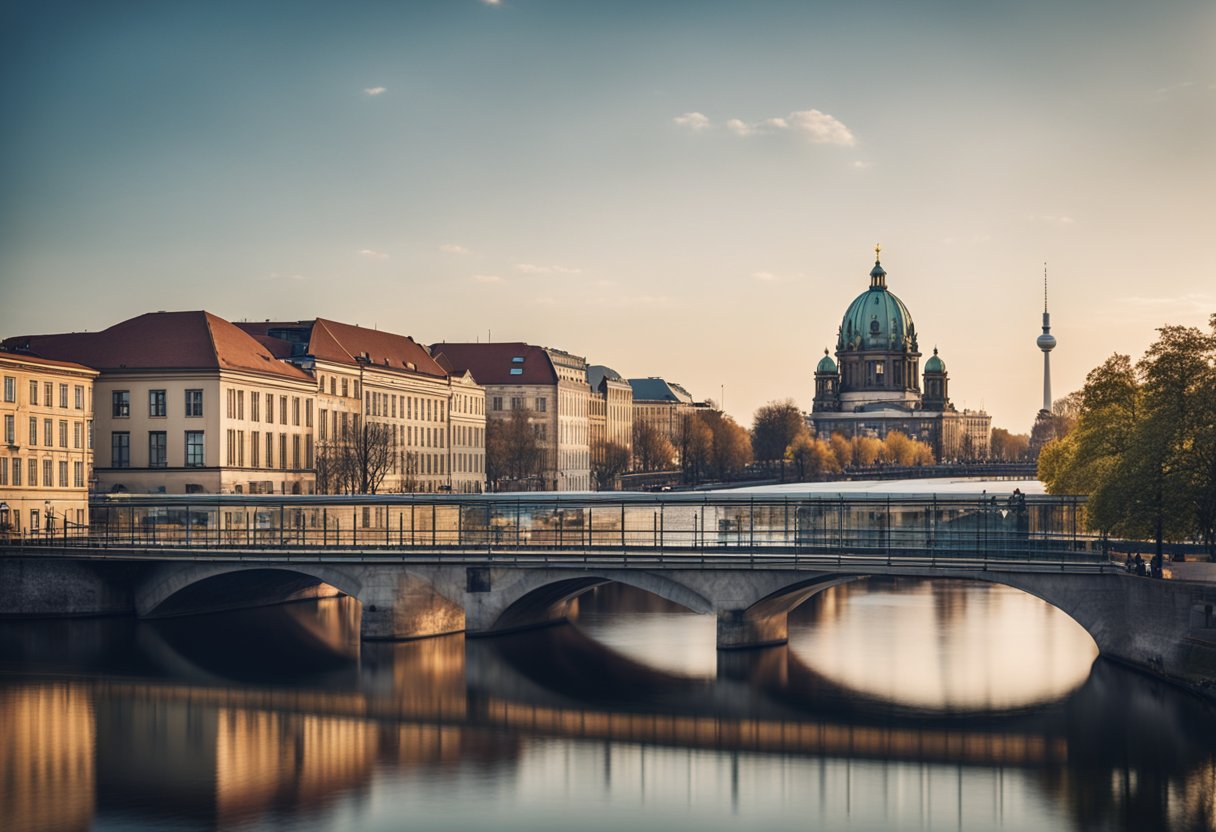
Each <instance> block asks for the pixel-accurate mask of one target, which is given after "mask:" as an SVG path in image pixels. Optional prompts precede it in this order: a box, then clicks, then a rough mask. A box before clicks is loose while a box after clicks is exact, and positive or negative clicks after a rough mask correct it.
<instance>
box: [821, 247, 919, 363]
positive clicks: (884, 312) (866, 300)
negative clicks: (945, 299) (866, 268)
mask: <svg viewBox="0 0 1216 832" xmlns="http://www.w3.org/2000/svg"><path fill="white" fill-rule="evenodd" d="M886 276H887V273H886V272H885V271H883V268H882V265H881V264H880V263H878V262H875V264H874V270H873V271H871V272H870V288H869V289H868V290H866V291H865V292H862V293H861V294H860V295H858V296H857V299H856V300H854V301H853V302H852V303H851V304H849V308H848V310H847V311H846V312H845V313H844V319H843V320H842V321H841V323H840V338H839V341H838V343H837V345H836V348H837V349H838V350H901V349H904V348H905V347H910V348H911V349H913V350H915V349H916V327H915V326H914V325H913V323H912V315H911V314H910V313H909V312H908V307H906V306H904V302H903V301H902V300H900V299H899V298H897V297H896V296H895V295H894V294H892V293H891V292H890V291H888V290H887V281H886Z"/></svg>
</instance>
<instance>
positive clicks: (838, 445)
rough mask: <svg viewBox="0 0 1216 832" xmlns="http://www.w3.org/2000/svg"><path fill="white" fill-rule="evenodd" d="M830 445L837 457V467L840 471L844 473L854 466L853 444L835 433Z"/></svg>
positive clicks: (829, 442) (829, 441)
mask: <svg viewBox="0 0 1216 832" xmlns="http://www.w3.org/2000/svg"><path fill="white" fill-rule="evenodd" d="M828 444H829V445H831V447H832V453H833V454H834V455H835V456H836V465H837V466H838V468H839V470H841V471H843V470H844V469H845V468H849V467H851V466H852V465H853V443H852V442H850V441H849V440H848V439H846V438H845V437H843V436H841V435H840V434H839V433H833V434H832V438H831V439H829V440H828Z"/></svg>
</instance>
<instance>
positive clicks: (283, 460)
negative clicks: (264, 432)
mask: <svg viewBox="0 0 1216 832" xmlns="http://www.w3.org/2000/svg"><path fill="white" fill-rule="evenodd" d="M279 468H280V469H282V470H286V469H287V434H285V433H280V434H279Z"/></svg>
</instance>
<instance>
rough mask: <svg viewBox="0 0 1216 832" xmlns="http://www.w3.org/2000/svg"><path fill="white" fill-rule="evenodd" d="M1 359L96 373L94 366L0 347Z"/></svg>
mask: <svg viewBox="0 0 1216 832" xmlns="http://www.w3.org/2000/svg"><path fill="white" fill-rule="evenodd" d="M0 361H14V362H21V363H23V364H37V365H40V366H45V367H61V368H63V369H65V370H84V371H86V372H89V373H96V372H97V371H96V370H94V369H93V368H92V367H86V366H84V365H83V364H77V363H76V362H74V361H57V360H55V359H53V358H43V357H42V356H39V355H30V354H29V353H24V352H10V351H8V350H5V349H0Z"/></svg>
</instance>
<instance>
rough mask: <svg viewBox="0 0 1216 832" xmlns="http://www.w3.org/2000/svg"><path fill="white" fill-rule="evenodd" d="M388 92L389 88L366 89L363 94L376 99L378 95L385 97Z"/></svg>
mask: <svg viewBox="0 0 1216 832" xmlns="http://www.w3.org/2000/svg"><path fill="white" fill-rule="evenodd" d="M386 92H388V87H366V88H365V89H364V90H363V94H364V95H366V96H367V97H369V98H375V97H376V96H377V95H384V93H386Z"/></svg>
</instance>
